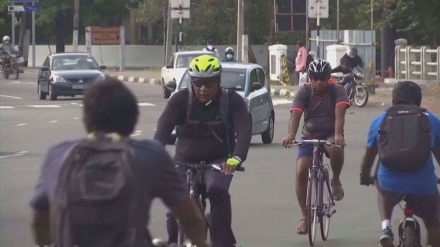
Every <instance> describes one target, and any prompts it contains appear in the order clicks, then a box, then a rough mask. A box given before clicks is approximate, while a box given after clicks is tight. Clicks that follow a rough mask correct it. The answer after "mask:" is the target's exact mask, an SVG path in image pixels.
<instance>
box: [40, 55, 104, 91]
mask: <svg viewBox="0 0 440 247" xmlns="http://www.w3.org/2000/svg"><path fill="white" fill-rule="evenodd" d="M105 68H106V66H99V65H98V63H97V62H96V60H95V59H94V58H93V57H92V56H91V55H90V54H89V53H55V54H51V55H49V56H47V58H46V60H45V61H44V63H43V66H42V67H41V69H40V70H39V72H38V84H37V87H38V88H37V90H38V95H39V98H40V99H41V100H43V99H46V96H49V99H50V100H56V99H57V98H58V96H71V97H75V96H76V95H83V94H84V90H85V89H86V88H87V87H88V86H90V85H91V84H93V83H94V82H96V81H98V80H102V79H104V77H105V75H104V73H103V72H102V70H103V69H105Z"/></svg>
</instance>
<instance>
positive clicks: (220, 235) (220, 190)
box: [205, 171, 236, 247]
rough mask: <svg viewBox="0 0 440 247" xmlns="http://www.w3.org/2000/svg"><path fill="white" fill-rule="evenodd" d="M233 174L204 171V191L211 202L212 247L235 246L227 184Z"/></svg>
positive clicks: (228, 184)
mask: <svg viewBox="0 0 440 247" xmlns="http://www.w3.org/2000/svg"><path fill="white" fill-rule="evenodd" d="M232 177H233V175H225V174H223V173H220V172H216V171H207V172H206V173H205V183H206V193H207V196H208V198H209V201H210V203H211V231H210V233H211V239H212V246H213V247H233V246H235V243H236V242H235V236H234V233H233V232H232V212H231V197H230V195H229V192H228V190H229V186H230V185H231V181H232Z"/></svg>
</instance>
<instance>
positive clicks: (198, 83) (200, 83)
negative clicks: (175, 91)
mask: <svg viewBox="0 0 440 247" xmlns="http://www.w3.org/2000/svg"><path fill="white" fill-rule="evenodd" d="M191 83H192V85H193V86H194V87H197V88H201V87H203V85H205V87H206V88H212V87H214V86H217V85H218V81H205V80H194V81H191Z"/></svg>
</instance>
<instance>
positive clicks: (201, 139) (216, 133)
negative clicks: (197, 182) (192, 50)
mask: <svg viewBox="0 0 440 247" xmlns="http://www.w3.org/2000/svg"><path fill="white" fill-rule="evenodd" d="M188 72H189V75H190V77H191V85H189V88H187V89H183V90H180V91H178V92H176V93H175V94H174V95H173V96H172V97H171V98H170V99H169V101H168V104H167V106H166V107H165V110H164V111H163V113H162V115H161V116H160V118H159V120H158V122H157V130H156V133H155V135H154V139H155V140H158V141H159V142H161V143H162V144H163V145H166V143H167V142H168V140H169V138H170V135H171V132H172V131H173V128H175V127H176V126H177V127H178V129H177V137H178V138H177V143H176V153H175V156H174V160H175V162H176V164H179V163H199V162H202V161H205V162H207V163H208V164H209V163H215V164H222V168H223V173H221V172H216V171H212V170H207V171H206V172H205V174H204V182H205V184H206V190H207V192H206V193H207V196H208V198H209V200H210V208H211V231H210V233H211V240H212V244H213V246H214V247H232V246H235V244H236V240H235V236H234V233H233V231H232V227H231V221H232V215H231V201H230V195H229V192H228V190H229V186H230V184H231V181H232V178H233V176H232V173H233V172H234V170H235V168H236V167H237V166H238V165H240V164H242V163H243V162H244V161H245V160H246V157H247V153H248V150H249V145H250V141H251V136H252V134H251V131H252V124H251V121H250V118H249V113H248V110H247V106H246V104H245V102H244V100H243V98H242V97H241V96H240V95H239V94H238V93H236V92H235V91H226V90H223V89H222V88H221V87H220V83H221V75H222V67H221V64H220V62H219V60H218V58H217V57H215V56H212V55H202V56H198V57H196V58H194V59H193V60H192V61H191V63H190V65H189V67H188ZM225 98H226V100H227V101H226V109H223V112H226V117H225V118H226V122H224V121H222V119H223V117H222V114H221V112H222V109H221V107H222V106H224V104H222V100H225ZM190 102H192V104H190ZM219 120H220V121H219ZM210 122H211V123H214V122H217V124H209V123H210ZM235 133H236V134H235ZM235 140H236V141H235ZM179 170H180V171H181V172H182V176H185V170H183V169H179ZM167 217H168V221H167V229H168V234H169V239H168V242H169V243H170V244H172V243H176V242H177V235H178V232H177V224H176V220H175V217H174V215H173V214H172V213H168V214H167Z"/></svg>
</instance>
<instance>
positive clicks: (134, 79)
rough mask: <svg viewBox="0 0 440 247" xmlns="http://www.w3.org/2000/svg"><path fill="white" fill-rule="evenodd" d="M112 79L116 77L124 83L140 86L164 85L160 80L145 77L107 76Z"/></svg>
mask: <svg viewBox="0 0 440 247" xmlns="http://www.w3.org/2000/svg"><path fill="white" fill-rule="evenodd" d="M107 75H109V76H111V77H115V78H117V79H118V80H120V81H123V82H131V83H140V84H149V85H162V82H161V81H160V80H158V79H149V78H143V77H134V76H123V75H115V74H107Z"/></svg>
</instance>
